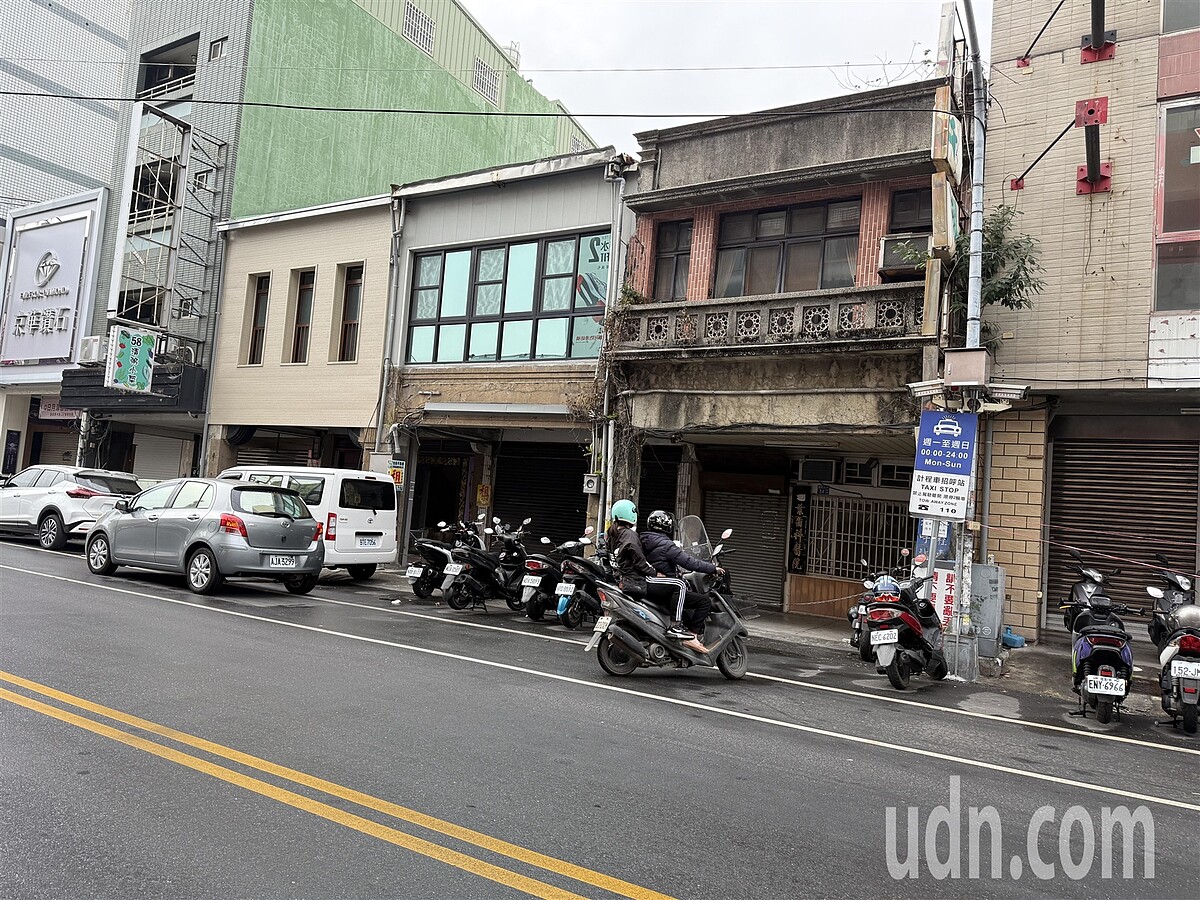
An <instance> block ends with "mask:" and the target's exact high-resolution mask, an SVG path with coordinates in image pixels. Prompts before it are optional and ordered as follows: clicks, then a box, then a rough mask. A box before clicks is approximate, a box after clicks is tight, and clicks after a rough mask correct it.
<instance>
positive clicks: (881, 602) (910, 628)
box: [867, 557, 950, 691]
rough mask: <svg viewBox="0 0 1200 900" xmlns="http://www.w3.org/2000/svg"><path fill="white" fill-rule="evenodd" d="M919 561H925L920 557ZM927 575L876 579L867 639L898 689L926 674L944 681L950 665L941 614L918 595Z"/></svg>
mask: <svg viewBox="0 0 1200 900" xmlns="http://www.w3.org/2000/svg"><path fill="white" fill-rule="evenodd" d="M917 561H918V562H924V560H923V559H922V558H921V557H917ZM924 581H925V579H924V578H915V577H914V578H910V579H908V580H906V581H904V582H899V581H897V580H896V579H894V578H892V577H891V576H885V577H881V578H876V579H874V581H873V583H872V585H871V602H870V603H869V604H867V625H868V627H869V629H870V630H869V632H868V635H867V640H869V641H870V644H871V649H872V650H873V651H874V653H875V665H876V666H877V667H878V669H879V671H881V672H885V673H886V674H887V677H888V681H890V682H891V683H892V687H894V688H895V689H896V690H898V691H902V690H904V689H905V688H907V687H908V682H909V678H910V677H911V676H913V675H919V674H920V673H921V672H924V673H926V674H927V675H928V676H929V677H930V678H932V679H933V680H934V681H941V680H942V679H943V678H945V677H946V676H947V675H948V674H950V668H949V666H947V665H946V657H945V653H944V651H943V632H942V617H941V615H940V614H939V613H938V611H937V610H936V609H935V608H934V606H933V604H932V603H930V602H929V601H928V600H924V599H921V598H919V597H918V596H917V589H918V588H919V587H920V586H921V584H922V583H923V582H924Z"/></svg>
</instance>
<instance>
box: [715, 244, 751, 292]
mask: <svg viewBox="0 0 1200 900" xmlns="http://www.w3.org/2000/svg"><path fill="white" fill-rule="evenodd" d="M745 282H746V251H745V250H742V249H738V250H718V251H717V286H716V291H715V294H716V296H717V297H740V296H742V294H744V293H745V291H744V290H742V288H743V286H744V285H745Z"/></svg>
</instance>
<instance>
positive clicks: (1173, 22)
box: [1162, 0, 1200, 34]
mask: <svg viewBox="0 0 1200 900" xmlns="http://www.w3.org/2000/svg"><path fill="white" fill-rule="evenodd" d="M1193 28H1200V3H1197V2H1196V0H1163V18H1162V30H1163V34H1171V33H1172V32H1176V31H1190V30H1191V29H1193Z"/></svg>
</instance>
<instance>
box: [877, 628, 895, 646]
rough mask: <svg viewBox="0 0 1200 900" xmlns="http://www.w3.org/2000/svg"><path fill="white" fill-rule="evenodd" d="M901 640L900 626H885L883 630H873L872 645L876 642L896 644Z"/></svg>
mask: <svg viewBox="0 0 1200 900" xmlns="http://www.w3.org/2000/svg"><path fill="white" fill-rule="evenodd" d="M898 640H900V629H899V628H884V629H883V630H882V631H872V632H871V646H874V645H875V644H894V643H896V642H897V641H898Z"/></svg>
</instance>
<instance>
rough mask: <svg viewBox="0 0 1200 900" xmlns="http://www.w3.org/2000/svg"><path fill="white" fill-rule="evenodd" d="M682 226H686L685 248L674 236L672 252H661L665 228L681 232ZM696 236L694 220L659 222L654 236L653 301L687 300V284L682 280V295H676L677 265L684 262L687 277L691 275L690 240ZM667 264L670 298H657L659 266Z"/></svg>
mask: <svg viewBox="0 0 1200 900" xmlns="http://www.w3.org/2000/svg"><path fill="white" fill-rule="evenodd" d="M684 226H687V247H686V248H685V247H684V245H683V243H682V242H681V241H680V240H679V236H678V235H677V236H676V244H675V249H674V250H663V249H662V245H663V232H664V230H665V229H667V228H675V229H677V230H679V231H682V230H683V228H684ZM695 234H696V223H695V220H694V219H674V220H671V221H664V222H659V223H658V227H657V228H656V229H655V234H654V299H655V300H661V301H664V302H670V301H678V300H686V299H687V282H688V279H687V278H684V280H683V295H682V296H677V295H676V287H677V285H678V283H679V264H680V261H686V263H687V267H688V276H689V277H690V275H691V265H692V239H693V238H694V237H695ZM666 263H669V264H670V266H671V296H670V297H662V296H659V292H658V283H659V279H660V275H661V266H663V265H664V264H666Z"/></svg>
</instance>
